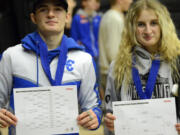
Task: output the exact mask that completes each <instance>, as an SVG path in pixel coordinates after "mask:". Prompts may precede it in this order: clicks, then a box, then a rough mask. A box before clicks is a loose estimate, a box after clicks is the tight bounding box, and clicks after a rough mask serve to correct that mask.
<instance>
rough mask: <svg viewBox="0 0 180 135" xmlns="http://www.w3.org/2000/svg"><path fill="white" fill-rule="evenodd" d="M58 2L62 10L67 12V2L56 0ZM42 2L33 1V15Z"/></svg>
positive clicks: (65, 0)
mask: <svg viewBox="0 0 180 135" xmlns="http://www.w3.org/2000/svg"><path fill="white" fill-rule="evenodd" d="M57 1H59V5H60V6H61V7H62V8H64V10H65V11H66V12H67V11H68V3H67V0H57ZM43 2H44V0H35V1H34V3H33V9H32V11H33V13H35V11H36V10H37V9H38V8H39V6H40V4H42V3H43Z"/></svg>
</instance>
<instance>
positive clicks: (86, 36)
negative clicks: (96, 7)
mask: <svg viewBox="0 0 180 135" xmlns="http://www.w3.org/2000/svg"><path fill="white" fill-rule="evenodd" d="M100 21H101V16H100V15H99V14H97V13H96V12H94V14H93V16H92V17H89V16H88V15H87V14H86V13H85V12H84V11H83V10H79V11H78V12H77V14H75V15H74V17H73V20H72V25H71V37H72V38H74V40H75V41H77V42H80V43H82V44H83V45H84V46H85V51H86V52H88V53H90V54H91V55H92V56H93V57H96V58H97V57H98V56H99V47H98V33H99V26H100Z"/></svg>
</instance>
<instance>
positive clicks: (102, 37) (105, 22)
mask: <svg viewBox="0 0 180 135" xmlns="http://www.w3.org/2000/svg"><path fill="white" fill-rule="evenodd" d="M132 1H133V0H110V5H111V8H110V9H109V10H108V11H106V12H105V14H104V15H103V17H102V19H101V23H100V30H99V68H100V92H101V98H102V99H104V91H105V88H106V78H107V74H108V69H109V65H110V63H111V62H112V60H114V58H115V56H116V54H117V52H118V48H119V45H120V41H121V35H122V30H123V28H124V12H126V11H127V10H128V8H129V6H130V4H131V3H132Z"/></svg>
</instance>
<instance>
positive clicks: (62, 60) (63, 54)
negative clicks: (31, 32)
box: [37, 34, 68, 86]
mask: <svg viewBox="0 0 180 135" xmlns="http://www.w3.org/2000/svg"><path fill="white" fill-rule="evenodd" d="M37 39H38V41H39V52H40V59H41V64H42V67H43V70H44V72H45V74H46V76H47V77H48V79H49V81H50V83H51V85H52V86H56V85H61V82H62V77H63V73H64V66H65V64H66V59H67V52H68V49H67V47H66V44H65V43H66V38H65V36H63V38H62V41H61V45H60V54H59V57H58V64H57V70H56V75H55V80H54V79H53V78H52V76H51V71H50V64H49V62H48V49H47V46H46V44H45V42H44V41H43V40H42V39H41V37H40V35H39V34H37Z"/></svg>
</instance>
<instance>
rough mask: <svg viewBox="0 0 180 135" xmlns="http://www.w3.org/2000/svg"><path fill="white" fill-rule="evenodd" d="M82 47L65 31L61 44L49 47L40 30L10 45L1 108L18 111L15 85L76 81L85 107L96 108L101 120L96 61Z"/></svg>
mask: <svg viewBox="0 0 180 135" xmlns="http://www.w3.org/2000/svg"><path fill="white" fill-rule="evenodd" d="M82 49H83V48H82V47H81V46H79V45H78V44H77V43H76V42H75V41H74V40H73V39H71V38H68V37H67V36H65V35H63V37H62V41H61V44H60V46H59V47H58V48H56V49H55V50H51V51H48V49H47V46H46V44H45V42H44V41H43V40H42V39H41V37H40V35H39V34H38V33H37V32H34V33H31V34H29V35H27V36H26V37H25V38H24V39H22V44H19V45H16V46H14V47H10V48H8V49H7V50H6V51H5V52H4V53H3V56H2V59H1V61H0V108H2V107H7V108H8V109H10V110H11V111H12V112H14V111H13V110H14V100H13V88H27V87H39V86H56V85H76V86H77V89H78V102H79V105H80V107H81V110H82V111H86V110H88V109H92V110H93V111H94V112H95V114H96V115H97V117H98V120H99V124H100V123H101V117H102V112H101V109H100V104H101V101H100V99H99V93H98V88H97V84H96V73H95V69H94V64H93V60H92V57H91V56H90V55H89V54H88V53H85V52H83V51H82ZM64 52H67V53H64ZM59 59H60V60H59ZM58 60H59V61H58ZM63 61H64V62H63ZM62 65H64V66H62ZM56 70H57V72H56ZM14 134H15V133H12V135H14ZM73 135H74V134H73Z"/></svg>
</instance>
